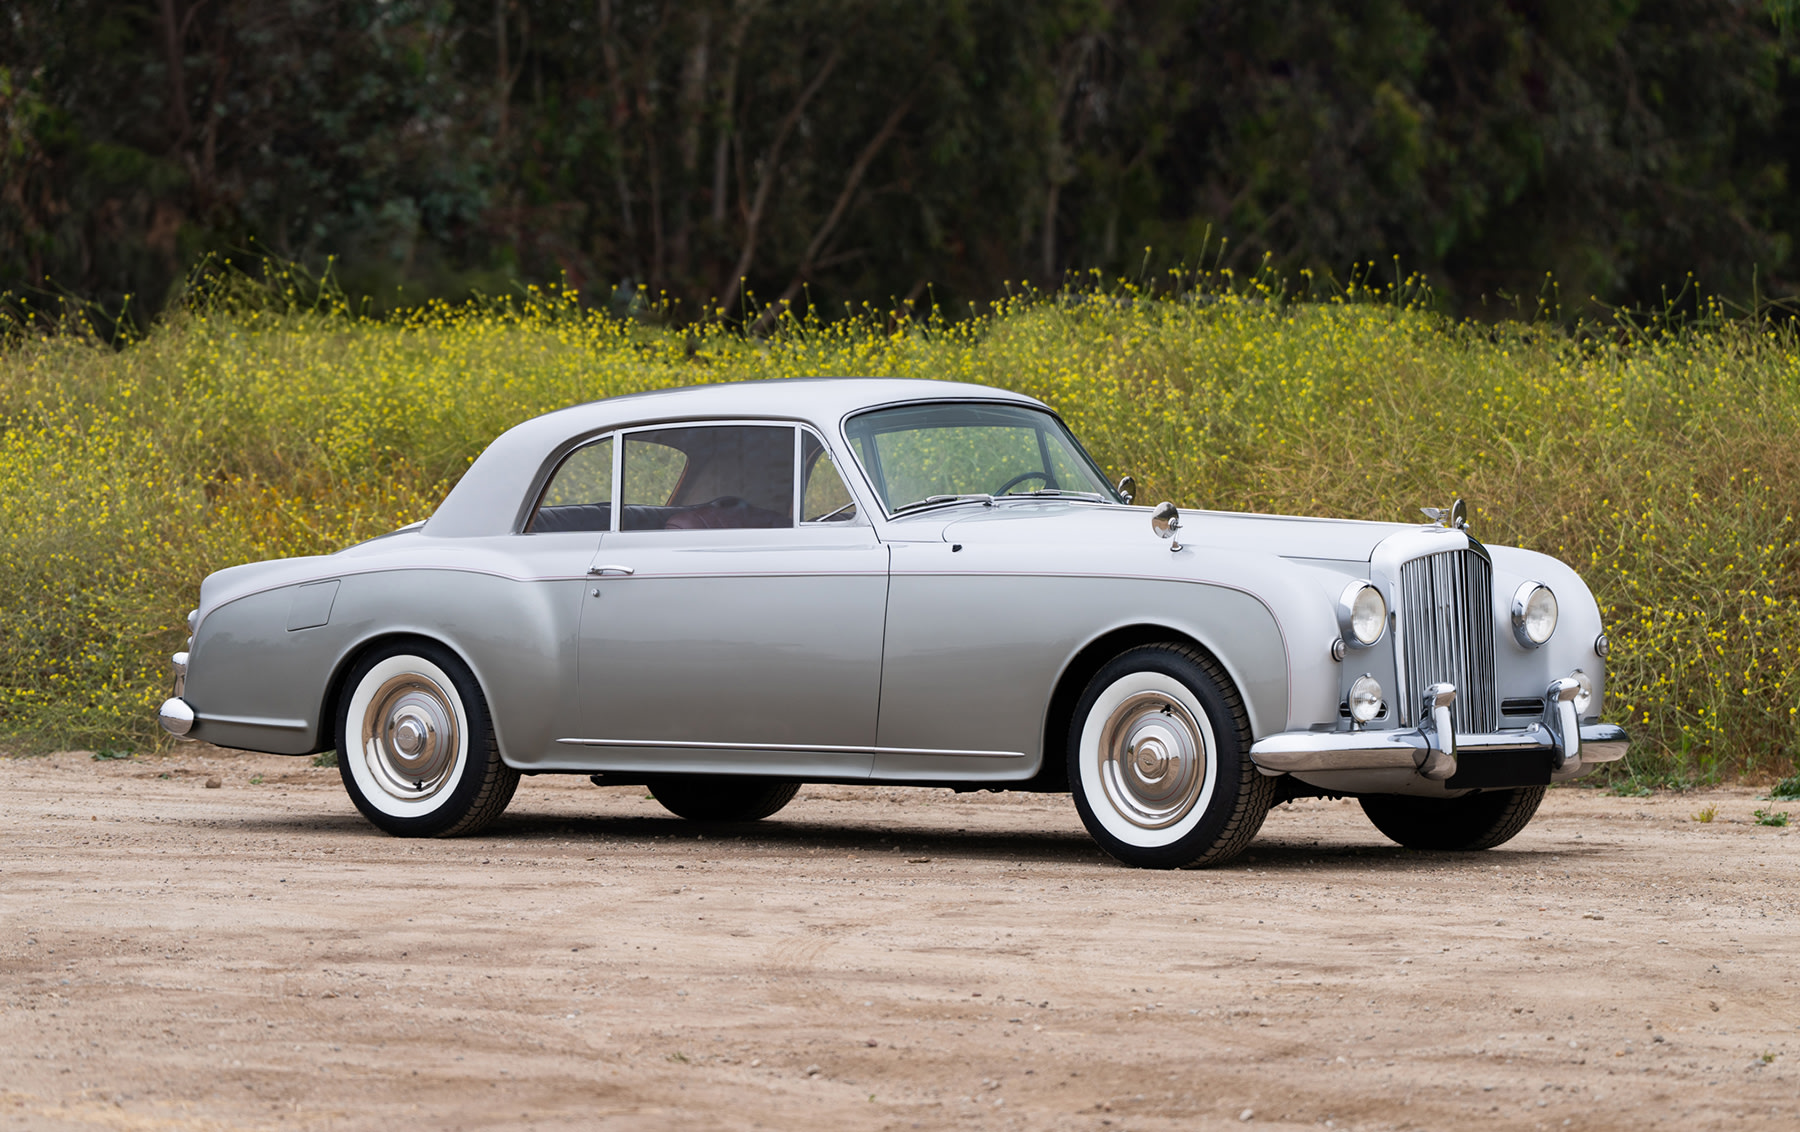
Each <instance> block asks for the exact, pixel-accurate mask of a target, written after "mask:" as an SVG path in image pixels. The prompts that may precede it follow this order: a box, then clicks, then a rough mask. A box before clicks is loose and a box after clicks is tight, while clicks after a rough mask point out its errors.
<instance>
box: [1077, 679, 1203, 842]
mask: <svg viewBox="0 0 1800 1132" xmlns="http://www.w3.org/2000/svg"><path fill="white" fill-rule="evenodd" d="M1099 757H1100V781H1101V784H1102V786H1103V788H1104V789H1105V791H1106V800H1107V801H1108V802H1110V803H1111V804H1112V807H1113V809H1114V810H1115V811H1116V812H1117V813H1118V814H1119V816H1120V817H1123V818H1124V819H1125V820H1126V821H1129V822H1130V823H1131V824H1132V825H1135V826H1137V827H1139V828H1140V829H1162V828H1164V827H1165V826H1169V825H1173V824H1174V823H1176V822H1178V821H1180V820H1181V819H1182V818H1183V817H1184V816H1185V815H1186V814H1187V813H1188V811H1190V810H1192V809H1193V808H1194V802H1195V800H1196V799H1198V798H1199V797H1200V791H1201V789H1202V787H1204V786H1205V784H1206V757H1207V751H1206V742H1205V740H1204V739H1203V738H1202V732H1201V728H1200V726H1199V724H1198V723H1196V722H1195V720H1194V717H1193V716H1192V715H1191V714H1190V713H1189V712H1188V710H1187V708H1185V707H1183V706H1182V705H1181V704H1180V703H1179V702H1177V701H1176V700H1174V699H1172V698H1171V697H1169V696H1165V695H1163V694H1161V693H1159V692H1139V693H1138V694H1136V695H1134V696H1130V697H1128V698H1127V699H1125V700H1124V701H1123V702H1122V703H1120V704H1119V706H1118V707H1116V708H1114V709H1113V711H1112V714H1111V715H1109V716H1107V718H1106V724H1105V726H1104V727H1103V728H1102V729H1101V733H1100V747H1099Z"/></svg>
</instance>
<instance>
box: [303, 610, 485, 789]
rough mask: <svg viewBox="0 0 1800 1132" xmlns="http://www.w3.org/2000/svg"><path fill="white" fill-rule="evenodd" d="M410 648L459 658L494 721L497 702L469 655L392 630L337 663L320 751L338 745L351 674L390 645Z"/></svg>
mask: <svg viewBox="0 0 1800 1132" xmlns="http://www.w3.org/2000/svg"><path fill="white" fill-rule="evenodd" d="M408 644H420V645H430V646H432V647H435V648H440V649H443V650H444V651H446V652H448V653H449V654H450V655H451V656H453V657H455V658H456V659H457V660H458V661H459V662H460V663H461V664H462V666H463V667H464V668H466V669H468V671H469V676H470V678H471V679H473V680H474V681H475V687H476V688H477V689H479V690H480V692H481V696H482V699H483V700H485V701H487V703H488V704H489V705H490V708H489V718H490V719H491V718H492V716H493V713H492V707H491V705H492V703H493V699H492V697H491V696H490V695H489V694H488V689H487V685H486V684H485V683H484V682H483V681H482V679H481V673H480V671H479V670H478V669H477V668H476V667H475V665H474V664H473V663H471V662H470V660H469V656H468V654H467V653H465V652H464V651H463V650H461V649H459V648H457V647H456V646H455V645H454V644H452V643H451V642H449V641H446V640H444V639H443V638H441V637H434V636H431V635H430V634H428V633H419V632H413V631H408V630H390V631H387V632H381V633H376V634H375V635H373V636H370V637H367V638H365V639H363V640H360V641H358V642H357V643H356V644H355V645H353V646H351V647H350V648H348V649H345V650H344V654H343V655H342V656H341V657H339V658H338V661H337V663H336V664H335V665H334V666H333V667H332V670H331V675H330V676H329V677H328V678H327V679H326V681H325V695H324V699H323V702H322V703H321V704H320V708H319V735H320V745H319V748H318V749H319V750H321V751H325V750H331V749H332V748H334V747H335V746H336V745H337V716H338V709H339V708H340V707H341V706H342V705H343V702H344V697H346V696H348V695H349V694H350V688H349V683H350V674H351V673H352V672H354V671H355V670H356V666H357V665H358V664H360V663H362V661H363V660H364V659H365V658H366V657H368V656H369V655H370V654H371V653H374V652H376V651H378V650H381V649H384V648H387V647H388V646H390V645H401V646H404V645H408ZM498 731H499V729H498V728H496V729H495V732H496V735H495V737H496V739H498ZM501 750H502V753H503V754H504V751H505V747H504V744H503V745H502V748H501ZM338 755H339V756H340V757H342V755H343V752H342V751H339V752H338Z"/></svg>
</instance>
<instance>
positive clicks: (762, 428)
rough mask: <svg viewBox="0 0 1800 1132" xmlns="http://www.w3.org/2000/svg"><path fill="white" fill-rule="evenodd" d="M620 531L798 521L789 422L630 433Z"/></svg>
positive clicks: (785, 524) (762, 525)
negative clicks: (795, 517) (795, 513)
mask: <svg viewBox="0 0 1800 1132" xmlns="http://www.w3.org/2000/svg"><path fill="white" fill-rule="evenodd" d="M624 456H625V460H624V469H623V471H622V473H621V474H622V475H623V476H624V479H625V482H624V490H623V492H622V493H621V498H620V506H621V510H622V514H621V515H620V519H619V529H620V530H622V531H682V530H714V529H722V528H727V529H728V528H752V527H760V528H768V527H791V526H793V525H794V429H793V427H792V426H791V425H696V426H692V427H685V428H663V429H653V430H649V431H645V432H633V433H628V434H627V435H626V437H625V451H624Z"/></svg>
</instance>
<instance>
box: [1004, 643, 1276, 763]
mask: <svg viewBox="0 0 1800 1132" xmlns="http://www.w3.org/2000/svg"><path fill="white" fill-rule="evenodd" d="M1163 644H1167V645H1181V646H1183V647H1186V648H1191V649H1194V650H1195V651H1197V652H1199V653H1201V654H1202V655H1203V656H1205V657H1206V658H1207V659H1208V660H1210V661H1211V662H1212V663H1213V665H1214V666H1215V667H1217V668H1218V670H1219V672H1220V673H1221V674H1222V675H1223V676H1224V678H1225V679H1226V680H1228V681H1230V682H1231V684H1232V688H1233V690H1234V691H1236V692H1237V693H1238V697H1239V699H1240V700H1242V701H1243V702H1244V705H1245V710H1246V711H1248V710H1249V701H1248V700H1247V699H1246V698H1245V697H1244V695H1243V690H1242V689H1241V688H1238V687H1237V681H1236V680H1235V678H1234V677H1233V676H1232V674H1231V669H1230V668H1229V667H1228V666H1227V665H1226V664H1225V663H1224V662H1223V661H1222V660H1221V659H1220V658H1219V654H1218V653H1217V652H1215V651H1214V650H1213V649H1211V648H1209V647H1207V645H1206V643H1205V642H1203V641H1200V640H1198V639H1196V638H1195V637H1194V636H1193V634H1191V633H1186V632H1183V631H1182V630H1180V629H1177V628H1175V627H1173V626H1170V625H1159V624H1156V623H1153V622H1144V623H1139V624H1132V625H1122V626H1118V627H1116V628H1113V629H1109V630H1107V631H1106V632H1104V633H1101V634H1100V635H1099V636H1097V637H1095V638H1094V639H1093V640H1091V641H1089V642H1088V643H1087V644H1085V645H1083V646H1082V647H1081V648H1080V649H1078V650H1077V651H1076V652H1075V654H1074V655H1073V656H1071V657H1070V658H1069V661H1068V663H1067V664H1065V665H1064V666H1063V670H1062V672H1061V674H1059V675H1058V676H1057V679H1056V686H1055V690H1054V691H1052V692H1051V694H1050V704H1049V707H1048V708H1047V709H1046V710H1045V714H1044V753H1043V763H1042V766H1041V767H1040V769H1039V770H1038V774H1037V777H1036V778H1034V779H1032V781H1031V786H1030V789H1034V790H1042V791H1046V792H1056V793H1060V792H1063V791H1066V790H1068V789H1069V758H1068V755H1069V751H1068V744H1069V728H1070V727H1071V726H1073V724H1074V722H1075V705H1076V704H1077V703H1078V702H1079V701H1080V700H1081V694H1082V693H1083V692H1084V691H1086V690H1087V686H1088V683H1089V682H1090V681H1092V680H1093V678H1094V675H1095V674H1096V673H1097V672H1099V671H1100V669H1101V668H1103V667H1105V666H1106V664H1107V662H1108V661H1110V660H1112V659H1113V658H1114V657H1116V656H1119V655H1121V654H1123V653H1126V652H1129V651H1130V650H1132V649H1134V648H1138V647H1140V646H1143V645H1163Z"/></svg>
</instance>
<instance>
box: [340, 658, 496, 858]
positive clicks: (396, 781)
mask: <svg viewBox="0 0 1800 1132" xmlns="http://www.w3.org/2000/svg"><path fill="white" fill-rule="evenodd" d="M347 687H348V689H349V693H348V694H347V695H346V696H345V697H344V698H343V701H342V702H343V707H342V708H340V709H339V712H338V718H337V749H338V774H339V775H340V776H341V777H342V778H343V780H344V789H345V790H346V791H348V792H349V794H350V800H351V801H352V802H355V803H356V808H357V809H358V810H361V811H362V813H363V816H364V817H366V818H368V819H369V820H370V821H371V822H374V823H375V825H377V826H378V827H380V828H381V829H383V830H386V831H387V832H388V833H391V834H393V835H395V836H396V837H452V836H455V835H457V834H463V833H475V832H476V831H478V830H480V829H482V828H483V827H484V826H486V825H487V824H488V823H489V822H492V821H493V820H494V819H495V818H497V817H499V816H500V813H501V811H503V810H505V809H506V804H507V803H508V802H510V801H512V796H513V792H514V791H515V790H517V789H518V787H519V772H518V771H516V770H514V769H512V768H511V767H509V766H507V765H506V764H505V763H504V762H502V761H501V760H500V747H499V744H498V743H496V742H495V741H494V726H493V722H492V721H491V720H490V719H489V718H488V710H487V700H486V699H485V698H484V697H483V696H482V694H481V688H480V687H479V686H478V685H477V684H476V683H475V677H474V675H473V674H472V673H470V672H469V669H468V666H467V665H465V664H463V663H462V661H460V660H458V659H457V658H456V656H455V655H454V654H452V653H451V652H450V650H448V649H446V648H443V647H442V646H439V645H435V644H431V643H428V642H423V641H418V642H408V643H406V644H401V645H394V646H390V647H387V648H384V649H379V650H377V651H375V652H373V653H370V654H369V655H368V656H366V657H364V658H363V659H362V660H361V661H359V662H357V665H356V667H355V668H354V669H352V670H351V672H350V677H349V681H348V684H347Z"/></svg>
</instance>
